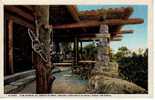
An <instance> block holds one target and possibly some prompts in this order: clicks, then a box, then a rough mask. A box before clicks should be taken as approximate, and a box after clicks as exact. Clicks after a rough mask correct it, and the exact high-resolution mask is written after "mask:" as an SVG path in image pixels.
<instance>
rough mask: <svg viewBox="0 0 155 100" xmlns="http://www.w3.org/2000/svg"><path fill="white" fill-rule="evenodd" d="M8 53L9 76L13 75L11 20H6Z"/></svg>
mask: <svg viewBox="0 0 155 100" xmlns="http://www.w3.org/2000/svg"><path fill="white" fill-rule="evenodd" d="M8 50H9V51H8V53H9V71H10V74H13V73H14V67H13V19H11V18H9V20H8Z"/></svg>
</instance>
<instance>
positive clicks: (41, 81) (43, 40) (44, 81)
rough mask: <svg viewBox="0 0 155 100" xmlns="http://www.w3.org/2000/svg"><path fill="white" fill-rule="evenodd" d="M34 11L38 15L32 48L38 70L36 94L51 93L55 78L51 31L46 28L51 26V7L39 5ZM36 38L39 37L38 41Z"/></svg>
mask: <svg viewBox="0 0 155 100" xmlns="http://www.w3.org/2000/svg"><path fill="white" fill-rule="evenodd" d="M34 10H35V13H36V20H37V23H36V36H35V37H34V41H32V42H33V44H32V48H33V50H34V51H35V53H34V57H33V61H34V65H35V69H36V92H37V93H50V92H51V91H50V90H51V85H52V82H53V81H54V79H55V78H54V77H52V76H51V68H52V63H51V57H50V40H51V39H50V34H51V30H50V29H49V28H46V27H45V26H46V25H48V24H49V6H48V5H44V6H39V5H37V6H34ZM30 33H31V32H30ZM37 34H38V35H37ZM31 35H34V34H31ZM36 37H38V39H37V38H36ZM32 38H33V37H32ZM32 38H31V39H32ZM35 38H36V39H35ZM32 40H33V39H32Z"/></svg>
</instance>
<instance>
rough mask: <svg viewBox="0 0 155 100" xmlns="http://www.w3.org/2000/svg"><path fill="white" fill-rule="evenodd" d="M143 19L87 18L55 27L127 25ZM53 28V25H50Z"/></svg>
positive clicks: (137, 22) (138, 22)
mask: <svg viewBox="0 0 155 100" xmlns="http://www.w3.org/2000/svg"><path fill="white" fill-rule="evenodd" d="M143 22H144V20H143V19H139V18H131V19H126V20H123V19H109V20H106V21H104V22H101V21H96V20H87V21H80V22H78V23H71V24H63V25H55V26H53V29H74V28H83V27H96V26H100V25H101V24H106V25H125V24H141V23H143ZM49 27H51V28H52V26H49Z"/></svg>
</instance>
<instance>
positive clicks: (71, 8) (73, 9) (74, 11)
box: [67, 5, 80, 22]
mask: <svg viewBox="0 0 155 100" xmlns="http://www.w3.org/2000/svg"><path fill="white" fill-rule="evenodd" d="M67 9H68V11H69V12H70V13H71V16H72V17H73V18H74V20H75V21H76V22H79V21H80V18H79V16H78V11H77V9H76V6H73V5H69V6H67Z"/></svg>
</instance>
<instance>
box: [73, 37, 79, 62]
mask: <svg viewBox="0 0 155 100" xmlns="http://www.w3.org/2000/svg"><path fill="white" fill-rule="evenodd" d="M78 43H79V41H78V37H77V36H76V37H75V39H74V52H75V53H74V54H75V56H74V57H75V59H74V64H75V65H78V47H79V46H78Z"/></svg>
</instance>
